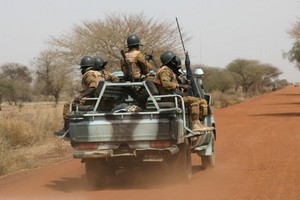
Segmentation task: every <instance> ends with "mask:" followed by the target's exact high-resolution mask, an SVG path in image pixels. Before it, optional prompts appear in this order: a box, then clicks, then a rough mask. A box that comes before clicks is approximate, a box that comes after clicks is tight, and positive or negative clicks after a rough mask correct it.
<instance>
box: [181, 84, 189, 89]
mask: <svg viewBox="0 0 300 200" xmlns="http://www.w3.org/2000/svg"><path fill="white" fill-rule="evenodd" d="M179 88H182V89H184V90H191V89H192V86H191V85H188V84H179Z"/></svg>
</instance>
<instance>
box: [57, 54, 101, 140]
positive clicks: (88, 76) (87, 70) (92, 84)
mask: <svg viewBox="0 0 300 200" xmlns="http://www.w3.org/2000/svg"><path fill="white" fill-rule="evenodd" d="M80 68H81V74H82V75H83V76H82V81H81V86H82V90H81V91H80V94H79V95H78V96H77V97H75V99H74V101H73V105H72V106H73V110H74V109H75V103H79V104H80V105H84V104H88V103H89V102H85V101H82V100H81V99H82V98H83V97H94V95H95V91H96V88H97V86H98V83H99V82H100V81H104V80H105V78H104V76H103V75H101V73H100V72H99V71H98V69H97V68H96V67H95V58H93V57H91V56H84V57H83V58H82V59H81V62H80ZM69 107H70V103H65V104H64V107H63V119H64V127H63V128H62V129H61V130H60V131H58V132H55V135H64V134H65V133H66V132H67V131H68V129H69V120H68V114H69Z"/></svg>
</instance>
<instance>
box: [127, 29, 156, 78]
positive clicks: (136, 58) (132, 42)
mask: <svg viewBox="0 0 300 200" xmlns="http://www.w3.org/2000/svg"><path fill="white" fill-rule="evenodd" d="M140 45H141V44H140V39H139V37H138V36H136V35H129V36H128V37H127V47H128V51H127V52H126V53H125V57H126V60H128V62H129V63H130V65H131V69H132V76H133V77H132V79H133V81H142V80H145V78H146V77H147V74H148V73H149V72H150V70H152V69H153V66H152V65H151V64H150V63H149V62H148V60H149V59H150V58H151V57H150V56H146V55H145V54H144V53H142V52H141V51H140V50H139V48H140ZM121 68H122V71H123V72H124V76H127V77H128V75H129V71H128V66H127V65H126V62H125V61H124V60H121ZM129 78H131V77H129Z"/></svg>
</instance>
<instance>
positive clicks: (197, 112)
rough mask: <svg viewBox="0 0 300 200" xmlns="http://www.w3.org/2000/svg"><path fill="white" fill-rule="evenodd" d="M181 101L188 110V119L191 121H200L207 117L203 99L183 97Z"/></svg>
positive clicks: (205, 104)
mask: <svg viewBox="0 0 300 200" xmlns="http://www.w3.org/2000/svg"><path fill="white" fill-rule="evenodd" d="M183 101H184V105H185V106H186V107H188V109H189V118H190V119H191V120H192V121H194V120H199V119H202V118H203V117H205V116H206V115H207V103H206V100H205V99H199V98H197V97H193V96H184V97H183ZM205 108H206V109H205Z"/></svg>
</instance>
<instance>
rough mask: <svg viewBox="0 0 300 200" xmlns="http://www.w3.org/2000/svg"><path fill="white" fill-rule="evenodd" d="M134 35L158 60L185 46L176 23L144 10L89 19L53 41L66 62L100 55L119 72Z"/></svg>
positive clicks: (76, 62) (69, 63)
mask: <svg viewBox="0 0 300 200" xmlns="http://www.w3.org/2000/svg"><path fill="white" fill-rule="evenodd" d="M130 34H137V35H138V36H139V37H140V39H141V42H142V44H143V47H142V48H143V51H144V52H148V53H151V52H152V51H154V52H153V55H154V59H155V61H156V63H158V61H159V56H160V55H161V53H162V52H163V51H165V50H172V51H174V52H175V53H177V52H179V49H181V42H180V39H179V34H178V30H177V27H176V25H175V23H169V22H167V21H162V22H160V21H158V20H155V19H154V18H150V19H147V18H146V17H145V15H144V14H143V13H141V14H133V15H126V14H124V15H118V14H116V15H108V16H106V18H105V19H104V20H100V19H99V20H96V21H85V22H83V23H82V24H79V25H76V26H74V28H73V32H72V33H68V34H64V35H62V36H61V37H52V38H51V39H50V41H49V43H50V44H51V45H52V47H53V48H54V49H56V50H57V52H58V53H59V56H60V58H61V59H62V60H64V63H65V65H68V66H72V65H78V63H79V62H80V59H81V58H82V57H83V56H85V55H91V56H94V55H97V56H102V57H103V58H105V59H106V60H107V61H108V67H109V69H110V71H118V70H120V60H121V58H122V57H121V54H120V51H121V50H122V49H126V47H127V45H126V39H127V36H128V35H130ZM183 35H184V37H185V34H183ZM185 38H186V37H185ZM186 40H188V39H186Z"/></svg>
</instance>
